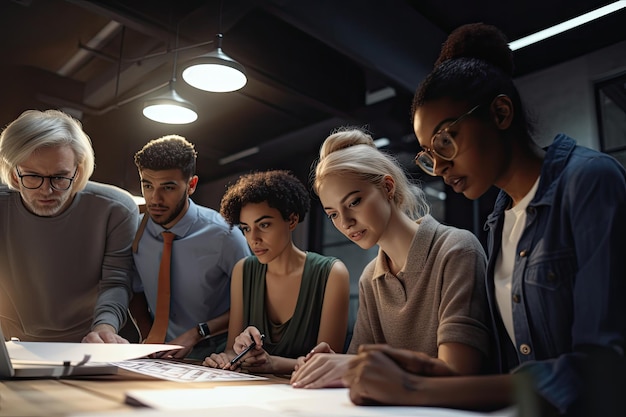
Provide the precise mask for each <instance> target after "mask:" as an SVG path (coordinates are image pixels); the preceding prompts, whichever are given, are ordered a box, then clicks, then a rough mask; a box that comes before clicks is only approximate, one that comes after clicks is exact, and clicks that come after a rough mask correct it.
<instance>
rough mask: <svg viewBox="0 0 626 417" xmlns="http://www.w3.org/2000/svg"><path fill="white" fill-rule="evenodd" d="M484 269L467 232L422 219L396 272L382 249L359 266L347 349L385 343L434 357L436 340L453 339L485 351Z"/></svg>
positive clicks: (481, 254)
mask: <svg viewBox="0 0 626 417" xmlns="http://www.w3.org/2000/svg"><path fill="white" fill-rule="evenodd" d="M485 273H486V257H485V253H484V250H483V248H482V246H481V244H480V242H479V241H478V239H477V238H476V237H475V236H474V235H473V234H472V233H470V232H469V231H467V230H463V229H457V228H454V227H450V226H445V225H442V224H441V223H439V222H438V221H437V220H435V219H434V218H433V217H432V216H426V217H424V218H423V219H422V220H421V221H420V226H419V228H418V231H417V233H416V234H415V237H414V239H413V242H412V243H411V249H410V251H409V258H408V260H407V263H406V265H405V268H404V269H403V270H402V271H401V272H400V273H399V274H398V276H395V275H393V274H392V273H391V272H390V271H389V266H388V263H387V257H386V255H385V253H384V252H383V251H382V250H380V251H379V253H378V257H377V258H376V259H374V260H372V262H370V263H369V264H368V265H367V266H366V267H365V269H364V270H363V273H362V275H361V278H360V281H359V310H358V314H357V319H356V322H355V325H354V332H353V337H352V341H351V343H350V346H349V348H348V353H356V352H357V349H358V347H359V345H361V344H367V343H386V344H389V345H391V346H393V347H396V348H404V349H410V350H415V351H421V352H424V353H427V354H428V355H431V356H434V357H436V356H437V349H438V346H439V344H441V343H448V342H456V343H463V344H466V345H469V346H472V347H474V348H476V349H478V350H480V351H481V352H483V353H484V354H485V355H488V351H489V333H488V324H487V317H488V313H487V312H488V307H487V299H486V292H485Z"/></svg>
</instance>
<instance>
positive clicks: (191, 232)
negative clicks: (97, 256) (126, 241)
mask: <svg viewBox="0 0 626 417" xmlns="http://www.w3.org/2000/svg"><path fill="white" fill-rule="evenodd" d="M144 215H146V214H144ZM164 230H166V229H164V228H163V227H161V226H160V225H158V224H156V223H154V222H153V221H152V219H149V220H148V222H147V223H146V228H145V230H144V232H143V234H142V236H141V240H140V241H139V246H138V250H137V252H136V253H134V254H133V256H134V260H135V267H136V269H137V272H138V275H139V277H137V276H135V277H134V279H133V290H134V291H135V292H144V293H145V296H146V300H147V301H148V306H149V307H150V310H151V311H155V308H156V299H157V287H158V285H157V284H158V276H159V264H160V261H161V253H162V251H163V238H162V237H161V233H162V232H163V231H164ZM169 231H170V232H172V233H174V234H175V235H176V238H175V239H174V242H173V243H172V258H171V273H170V277H171V278H170V285H171V304H170V322H169V327H168V330H167V337H166V341H170V340H172V339H174V338H175V337H177V336H179V335H181V334H182V333H184V332H185V331H187V330H189V329H191V328H193V327H195V326H197V324H198V323H199V322H202V321H208V320H210V319H212V318H215V317H218V316H220V315H222V314H223V313H225V312H226V311H228V310H229V309H230V277H231V273H232V270H233V267H234V266H235V264H236V263H237V261H238V260H240V259H241V258H244V257H246V256H248V255H250V249H249V247H248V244H247V242H246V239H245V237H244V236H243V233H241V231H240V230H239V228H237V227H233V228H232V229H231V228H230V226H229V225H228V223H226V221H225V220H224V218H223V217H222V216H221V215H220V214H219V213H218V212H217V211H215V210H213V209H210V208H207V207H202V206H199V205H196V204H195V203H194V202H193V201H192V200H191V199H189V209H188V210H187V213H185V215H184V216H183V218H182V219H180V221H178V223H176V224H175V225H174V227H172V228H171V229H169Z"/></svg>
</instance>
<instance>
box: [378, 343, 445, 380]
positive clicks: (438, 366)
mask: <svg viewBox="0 0 626 417" xmlns="http://www.w3.org/2000/svg"><path fill="white" fill-rule="evenodd" d="M381 352H383V353H384V354H385V355H387V356H388V357H390V358H391V359H392V360H393V361H394V362H395V363H397V364H398V365H399V366H400V367H401V368H403V369H405V370H407V371H409V372H411V373H413V374H416V375H423V376H453V375H456V372H454V371H453V370H452V369H451V368H450V366H449V365H448V364H447V363H445V362H444V361H442V360H441V359H438V358H433V357H432V356H430V355H427V354H425V353H424V352H415V351H412V350H407V349H395V348H392V347H391V346H389V345H384V346H383V347H382V348H381Z"/></svg>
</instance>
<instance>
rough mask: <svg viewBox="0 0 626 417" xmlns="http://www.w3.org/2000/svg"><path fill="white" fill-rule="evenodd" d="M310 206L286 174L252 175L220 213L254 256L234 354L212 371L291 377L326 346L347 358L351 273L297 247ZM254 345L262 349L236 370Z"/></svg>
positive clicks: (235, 314)
mask: <svg viewBox="0 0 626 417" xmlns="http://www.w3.org/2000/svg"><path fill="white" fill-rule="evenodd" d="M309 206H310V198H309V194H308V192H307V190H306V188H305V187H304V185H303V184H302V183H301V182H300V180H298V179H297V178H296V177H295V176H293V175H292V174H291V173H289V172H287V171H282V170H272V171H266V172H256V173H251V174H248V175H244V176H242V177H240V178H239V180H238V181H237V182H236V183H235V184H233V185H231V186H230V187H229V188H228V190H227V191H226V193H225V194H224V196H223V198H222V202H221V207H220V213H221V214H222V216H223V217H224V218H225V219H226V221H227V222H228V223H229V224H230V225H231V226H234V225H237V224H238V225H239V227H240V228H241V230H242V231H243V233H244V235H245V237H246V239H247V241H248V244H249V245H250V249H251V250H252V252H253V254H254V255H253V256H250V257H248V258H245V259H243V260H241V261H239V262H238V263H237V264H236V265H235V267H234V269H233V273H232V282H231V306H230V320H229V326H228V342H227V345H226V346H227V348H226V350H225V352H223V353H220V354H213V355H211V356H210V357H207V358H206V359H205V361H204V365H207V366H210V367H214V368H223V369H231V370H235V369H239V368H240V367H243V368H245V369H246V370H248V371H250V372H255V373H275V374H276V373H278V374H281V373H285V374H287V373H291V371H293V368H294V365H295V363H296V358H298V357H299V356H303V355H305V354H306V353H307V352H309V351H310V350H311V349H312V348H313V347H314V346H315V345H317V344H318V343H319V342H321V341H326V342H330V344H331V345H332V346H333V349H337V350H339V351H342V350H343V346H344V343H345V337H346V332H347V327H348V303H349V291H350V288H349V286H350V283H349V276H348V270H347V268H346V266H345V265H344V264H343V262H341V261H340V260H338V259H337V258H334V257H328V256H322V255H319V254H317V253H313V252H306V251H303V250H301V249H299V248H298V247H296V245H295V244H294V243H293V240H292V232H293V231H294V229H295V228H296V226H297V225H298V223H301V222H302V221H303V220H304V217H305V215H306V213H307V212H308V210H309ZM261 335H264V336H265V337H264V338H262V337H261ZM253 342H254V343H256V347H255V348H254V349H252V350H251V351H250V352H249V353H247V354H246V355H245V356H244V357H243V358H242V359H241V360H240V361H237V362H236V363H231V361H232V360H233V359H234V358H235V357H236V355H237V354H239V353H240V352H242V351H244V350H245V349H246V348H247V347H248V346H250V345H251V344H252V343H253Z"/></svg>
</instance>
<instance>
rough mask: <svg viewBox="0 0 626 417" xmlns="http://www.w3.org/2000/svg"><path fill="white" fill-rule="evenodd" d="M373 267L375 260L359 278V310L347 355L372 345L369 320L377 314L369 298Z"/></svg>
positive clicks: (372, 338)
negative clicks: (369, 344) (362, 346)
mask: <svg viewBox="0 0 626 417" xmlns="http://www.w3.org/2000/svg"><path fill="white" fill-rule="evenodd" d="M375 265H376V259H374V260H372V261H371V262H370V263H369V264H368V265H367V266H366V267H365V269H363V273H362V274H361V277H360V278H359V309H358V311H357V317H356V320H355V322H354V329H353V332H352V339H351V340H350V346H348V351H347V353H350V354H354V353H356V352H357V351H358V349H359V346H361V345H363V344H368V343H374V337H373V335H372V326H373V325H374V324H373V323H372V322H371V319H372V317H374V318H376V317H378V312H377V311H376V303H375V302H374V300H373V298H372V297H371V294H372V291H371V286H372V277H373V275H374V266H375ZM368 289H369V291H368Z"/></svg>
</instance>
